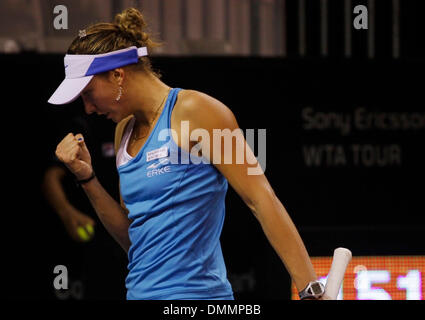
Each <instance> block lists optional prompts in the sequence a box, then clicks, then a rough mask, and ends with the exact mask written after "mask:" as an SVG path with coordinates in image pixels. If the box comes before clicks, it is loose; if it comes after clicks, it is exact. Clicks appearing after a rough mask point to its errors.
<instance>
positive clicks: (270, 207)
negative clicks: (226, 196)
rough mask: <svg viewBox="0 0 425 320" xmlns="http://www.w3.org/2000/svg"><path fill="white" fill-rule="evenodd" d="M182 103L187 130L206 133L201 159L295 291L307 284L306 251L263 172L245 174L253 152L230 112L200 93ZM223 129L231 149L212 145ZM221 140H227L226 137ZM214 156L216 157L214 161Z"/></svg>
mask: <svg viewBox="0 0 425 320" xmlns="http://www.w3.org/2000/svg"><path fill="white" fill-rule="evenodd" d="M186 101H187V103H185V105H186V106H185V107H184V108H182V109H181V110H184V111H183V113H184V114H185V115H183V117H182V118H185V119H187V120H189V126H190V130H193V129H196V128H202V129H205V130H207V131H208V132H209V136H210V141H209V154H208V152H206V153H205V152H204V151H205V150H208V149H207V148H208V145H207V144H205V141H199V142H200V143H201V146H202V150H203V156H205V157H206V158H208V159H210V161H211V162H212V163H213V164H214V165H215V167H216V168H217V169H218V170H219V171H220V172H221V173H222V174H223V175H224V176H225V177H226V179H227V180H228V182H229V183H230V185H231V186H232V187H233V188H234V190H235V191H236V192H237V193H238V194H239V196H240V197H241V198H242V199H243V201H244V202H245V203H246V205H247V206H248V207H249V208H250V209H251V211H252V212H253V213H254V215H255V217H256V218H257V220H258V221H259V222H260V224H261V227H262V229H263V231H264V233H265V235H266V237H267V239H268V240H269V242H270V244H271V245H272V246H273V248H274V249H275V251H276V252H277V254H278V255H279V257H280V258H281V260H282V262H283V263H284V265H285V267H286V269H287V270H288V272H289V274H290V275H291V277H292V279H293V280H294V282H295V285H296V287H297V289H298V290H299V291H300V290H302V289H304V288H305V287H306V286H307V284H308V283H309V282H310V281H313V280H316V279H317V276H316V273H315V271H314V268H313V265H312V264H311V261H310V258H309V255H308V253H307V250H306V248H305V246H304V243H303V241H302V239H301V237H300V235H299V233H298V231H297V229H296V227H295V225H294V224H293V222H292V220H291V218H290V217H289V214H288V212H287V211H286V209H285V207H284V206H283V205H282V203H281V202H280V200H279V199H278V198H277V196H276V194H275V193H274V191H273V189H272V187H271V186H270V184H269V182H268V180H267V178H266V176H265V175H264V173H263V172H259V174H256V175H250V174H248V168H251V170H253V169H254V168H255V167H257V166H258V162H257V163H255V164H252V163H253V162H254V161H256V159H255V156H254V153H253V152H252V150H251V148H250V147H249V145H248V144H247V143H246V141H245V138H244V137H243V134H242V133H241V132H240V130H239V126H238V124H237V121H236V119H235V117H234V115H233V113H232V112H231V110H230V109H229V108H227V107H226V106H225V105H224V104H222V103H221V102H220V101H218V100H216V99H214V98H212V97H210V96H208V95H206V94H203V93H200V92H194V93H192V94H191V97H190V98H189V99H187V100H186ZM225 129H228V130H229V131H227V134H230V133H229V132H231V133H232V134H233V135H234V137H233V138H231V139H232V143H231V145H232V146H231V148H230V147H229V146H230V144H229V146H227V147H226V144H225V143H224V141H221V143H220V144H218V143H213V141H214V139H213V136H214V134H216V135H217V134H218V133H219V132H220V131H218V130H222V131H221V132H222V134H223V133H224V135H226V131H223V130H225ZM230 137H231V135H230ZM224 139H229V136H227V137H225V138H224ZM220 140H223V139H220ZM216 141H217V139H216ZM241 148H242V149H241ZM243 148H246V152H244V153H243V154H244V161H243V163H237V161H236V160H237V159H236V150H245V149H243ZM229 152H232V153H231V159H232V161H231V163H230V164H229V163H225V161H224V160H225V157H226V156H227V157H228V159H230V154H229ZM214 155H216V157H215V160H214ZM217 155H220V157H217ZM217 159H220V161H217ZM218 162H219V163H218ZM239 162H241V161H239ZM250 163H251V164H250ZM257 168H259V167H257ZM257 171H258V170H257Z"/></svg>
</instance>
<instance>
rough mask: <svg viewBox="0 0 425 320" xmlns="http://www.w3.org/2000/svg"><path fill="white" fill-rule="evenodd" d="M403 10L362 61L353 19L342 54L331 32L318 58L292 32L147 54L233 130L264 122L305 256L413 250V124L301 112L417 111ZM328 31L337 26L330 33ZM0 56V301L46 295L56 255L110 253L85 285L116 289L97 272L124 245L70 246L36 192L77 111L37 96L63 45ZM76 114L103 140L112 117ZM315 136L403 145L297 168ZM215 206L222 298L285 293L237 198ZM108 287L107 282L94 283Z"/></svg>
mask: <svg viewBox="0 0 425 320" xmlns="http://www.w3.org/2000/svg"><path fill="white" fill-rule="evenodd" d="M377 6H378V5H377ZM413 9H414V8H413ZM377 10H378V8H377ZM382 10H386V9H385V6H382ZM409 12H410V16H408V17H404V18H403V19H404V20H403V21H404V22H403V23H404V26H405V28H403V30H404V31H403V35H402V39H403V41H402V51H401V58H399V59H392V58H391V53H390V51H391V50H390V49H389V47H390V44H389V41H390V37H388V39H387V38H386V37H385V36H382V37H379V38H378V40H377V41H378V43H377V46H376V48H377V49H376V57H375V58H374V59H368V58H367V57H366V49H365V42H366V37H365V33H363V34H362V33H360V32H364V31H359V33H353V37H354V41H355V45H354V48H353V52H354V54H353V57H352V58H350V59H346V58H343V55H342V52H343V51H342V46H341V41H339V42H338V39H336V40H335V41H333V42H332V43H334V44H335V45H334V46H331V47H330V55H329V56H328V57H326V58H320V57H319V54H318V52H319V51H318V49H317V48H318V47H317V46H318V44H317V46H312V47H310V48H309V49H308V53H309V55H308V56H307V57H304V58H299V57H296V55H295V53H294V52H295V49H294V48H295V47H296V43H295V40H294V41H292V40H291V39H292V38H289V39H288V41H289V45H288V53H289V55H288V57H286V58H260V57H185V58H177V57H154V58H153V59H152V61H153V65H154V67H155V68H156V69H158V70H160V71H161V73H162V74H163V77H162V80H163V81H164V82H165V83H167V84H168V85H170V86H172V87H180V88H184V89H195V90H199V91H202V92H205V93H207V94H209V95H211V96H213V97H215V98H217V99H219V100H220V101H222V102H223V103H224V104H226V105H227V106H228V107H229V108H230V109H231V110H232V111H233V113H234V114H235V116H236V118H237V120H238V123H239V125H240V127H241V128H242V129H249V128H250V129H266V130H267V136H266V137H267V162H266V170H265V174H266V176H267V178H268V179H269V181H270V183H271V185H272V187H273V188H274V190H275V192H276V194H277V196H278V197H279V199H280V200H281V201H282V203H283V205H284V206H285V207H286V209H287V211H288V212H289V214H290V215H291V217H292V219H293V221H294V222H295V224H296V226H297V228H298V230H299V231H300V233H301V236H302V238H303V240H304V242H305V244H306V247H307V249H308V251H309V253H310V255H312V256H330V255H332V253H333V250H334V249H335V248H336V247H339V246H344V247H347V248H350V249H351V250H352V252H353V255H355V256H359V255H424V254H425V249H424V240H423V234H424V232H425V218H424V214H425V205H424V202H423V199H424V194H425V193H424V187H423V185H424V178H425V174H424V170H423V164H424V161H425V152H424V147H425V144H424V138H425V132H424V127H423V126H422V128H421V129H417V130H413V129H411V130H387V131H382V130H367V131H362V132H359V131H356V130H353V131H352V132H351V133H350V134H349V135H346V136H343V135H341V134H339V132H338V131H337V130H332V129H329V130H324V131H319V130H311V131H307V130H305V129H303V121H302V117H301V112H302V109H303V108H305V107H313V108H314V109H315V110H317V111H323V112H328V111H334V112H345V113H350V112H352V111H353V110H355V109H356V108H359V107H363V108H366V109H367V110H368V111H377V112H381V111H382V112H399V113H401V112H410V113H412V112H420V113H424V112H425V103H424V100H425V99H424V95H423V92H424V81H423V75H424V71H425V60H424V56H425V55H424V52H425V51H424V44H423V40H421V39H423V33H422V31H421V30H423V26H422V23H420V20H419V14H420V11H419V10H411V11H409ZM335 19H336V20H338V18H337V17H336V18H335ZM377 19H379V18H378V17H377ZM313 22H314V21H313ZM313 22H312V23H313ZM288 23H290V21H289V22H288ZM335 23H336V24H338V21H336V22H335ZM385 23H386V22H385V21H384V22H382V24H381V26H382V25H383V24H384V25H385ZM381 28H384V27H381ZM309 30H310V33H309V35H308V36H309V37H313V38H314V37H315V31H314V30H315V29H314V28H310V29H309ZM382 34H385V33H384V32H383V33H382ZM334 37H336V38H338V33H334ZM293 39H295V36H294V38H293ZM291 41H292V42H291ZM291 43H292V44H291ZM338 43H339V45H338ZM0 63H1V66H2V71H3V73H2V76H3V81H2V83H3V84H2V88H3V90H2V99H1V101H2V102H1V104H2V121H3V125H2V130H1V136H2V150H3V152H2V162H3V163H2V167H3V172H4V174H3V179H2V181H3V186H4V188H3V192H2V197H3V206H4V209H3V210H2V212H3V216H4V219H3V223H2V226H3V232H2V235H3V237H4V240H3V252H2V265H3V267H4V268H5V271H4V272H3V273H2V274H3V277H4V279H3V284H4V286H2V287H3V288H2V290H3V291H4V292H7V296H8V297H9V298H12V299H19V298H29V299H55V295H54V293H53V287H52V281H53V279H54V274H53V268H54V266H55V265H58V264H66V263H68V262H67V260H66V259H69V261H71V260H73V261H80V260H81V259H83V260H84V261H86V262H87V263H88V261H90V259H95V260H96V259H99V260H102V259H104V260H106V261H107V259H111V260H110V261H112V262H113V263H111V265H114V267H111V266H110V265H108V264H107V263H105V264H103V265H102V266H101V267H98V269H97V273H98V274H99V277H101V278H102V277H103V279H105V283H106V284H105V285H103V286H99V287H98V291H97V292H92V297H98V298H102V297H103V296H104V295H105V296H106V297H107V298H111V299H122V298H124V294H125V292H124V290H123V287H124V283H123V280H122V282H118V281H109V280H110V279H111V278H114V279H115V280H116V279H124V277H125V273H126V269H125V266H126V261H125V259H126V257H125V254H123V252H120V251H119V248H118V249H117V247H116V246H115V247H114V244H111V245H110V247H107V248H106V247H105V248H103V249H97V248H95V249H94V250H93V251H92V253H91V254H90V257H87V256H85V257H82V256H81V254H80V253H79V248H80V249H81V251H83V249H85V248H86V247H87V246H90V245H91V244H82V245H78V246H77V249H76V247H75V245H74V244H72V243H70V241H69V240H68V239H67V238H66V236H64V233H65V230H64V229H63V227H62V225H61V223H60V221H59V219H58V218H57V217H56V215H55V214H54V213H53V212H52V211H51V209H50V208H49V207H48V206H47V205H46V203H45V201H44V198H43V196H42V194H41V189H40V183H41V179H42V175H43V172H44V170H45V168H46V165H47V164H48V163H49V161H50V159H51V157H52V154H53V153H54V149H55V145H56V143H57V142H58V141H59V140H60V139H61V138H62V136H60V135H59V134H58V132H59V131H60V130H59V129H61V128H62V126H63V124H65V123H66V122H67V120H69V119H70V118H71V117H73V116H75V115H76V114H78V113H82V112H83V109H82V102H81V100H77V101H76V102H75V103H73V104H72V105H69V106H63V107H55V106H51V105H48V104H47V99H48V98H49V97H50V95H51V94H52V92H53V91H54V90H55V88H56V87H57V85H58V84H59V83H60V81H61V80H62V79H63V69H62V66H63V55H53V54H44V55H43V54H37V53H33V52H24V53H21V54H16V55H0ZM87 121H88V122H89V124H90V128H91V131H92V133H93V134H94V135H95V136H97V138H98V140H99V141H100V140H102V141H106V140H108V139H109V140H111V141H112V137H113V131H114V127H115V125H114V123H112V122H110V121H108V120H105V119H104V118H100V117H97V116H88V117H87ZM64 126H65V125H64ZM318 144H336V145H341V146H343V147H344V148H348V146H349V145H351V144H372V145H386V144H397V145H399V146H400V147H401V149H402V162H401V164H400V165H393V166H384V167H379V166H371V167H365V166H353V165H347V166H327V165H322V166H319V167H308V166H306V165H305V162H304V158H303V152H302V150H303V149H302V147H303V145H318ZM256 154H257V153H256ZM114 170H115V168H114V162H113V161H110V165H109V166H108V165H106V166H105V167H104V168H102V170H101V171H102V173H101V174H100V176H99V178H100V179H101V181H102V183H103V184H104V185H105V186H106V187H107V188H109V189H110V190H111V192H112V193H113V196H115V197H117V194H116V192H114V190H115V191H116V190H117V189H116V185H117V180H116V172H115V171H114ZM226 208H227V216H226V221H225V225H224V229H223V233H222V247H223V252H224V255H225V260H226V263H227V268H228V273H229V278H230V281H231V282H232V285H233V288H234V290H235V297H236V298H240V299H249V298H254V299H255V298H266V299H282V298H284V299H288V298H289V297H290V279H289V276H288V274H287V272H286V271H285V269H284V266H283V264H282V263H281V262H280V260H279V258H278V257H277V255H276V254H275V253H274V251H273V249H272V248H271V246H270V245H269V244H268V242H267V239H266V238H265V236H264V234H263V232H262V230H261V227H260V225H259V224H258V222H257V221H256V220H255V218H254V216H253V215H252V214H251V212H250V211H249V209H248V207H247V206H246V205H245V204H244V203H243V202H242V200H241V199H240V198H239V197H238V195H237V194H236V193H235V192H234V191H233V190H232V189H231V188H229V191H228V195H227V200H226ZM99 234H101V231H99ZM103 237H104V239H107V240H105V241H110V240H111V239H110V237H109V236H108V235H103ZM108 237H109V238H108ZM99 246H101V245H99ZM111 248H112V249H111ZM93 252H94V253H93ZM110 253H111V255H110V256H108V254H110ZM96 255H97V256H96ZM64 259H65V260H64ZM69 263H72V262H69ZM116 266H119V267H116ZM107 291H109V292H112V293H110V294H109V295H107V294H105V292H107Z"/></svg>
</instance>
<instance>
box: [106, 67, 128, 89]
mask: <svg viewBox="0 0 425 320" xmlns="http://www.w3.org/2000/svg"><path fill="white" fill-rule="evenodd" d="M124 76H125V71H124V69H123V68H116V69H114V70H111V71H110V72H109V80H110V81H111V82H112V83H115V84H117V85H119V86H121V85H122V83H123V81H124Z"/></svg>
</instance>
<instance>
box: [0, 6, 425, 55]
mask: <svg viewBox="0 0 425 320" xmlns="http://www.w3.org/2000/svg"><path fill="white" fill-rule="evenodd" d="M359 5H360V6H364V7H365V8H367V18H368V21H367V22H368V25H367V27H368V29H367V30H364V29H363V30H356V28H354V27H353V21H354V19H355V18H356V16H358V14H359V13H361V12H360V11H359V10H357V11H355V10H354V8H355V7H356V6H359ZM58 6H60V7H58ZM63 7H65V8H66V12H65V13H64V12H63V10H61V8H63ZM128 7H136V8H138V9H140V10H141V11H142V13H143V14H144V15H145V16H146V18H147V20H148V23H149V30H150V32H151V33H152V34H153V35H154V36H156V37H157V38H158V39H160V40H162V41H164V46H163V47H161V48H159V49H157V50H156V51H155V53H153V54H157V55H167V56H173V55H176V56H188V55H189V56H190V55H225V56H228V55H236V56H275V57H331V58H332V57H343V58H351V57H365V58H369V59H373V58H376V57H389V58H394V59H398V58H403V57H407V58H410V57H413V58H416V57H421V56H423V55H424V52H425V50H424V49H423V48H424V45H423V42H422V41H419V40H420V35H421V30H422V29H423V28H421V26H422V22H421V20H420V14H421V12H423V11H422V10H421V8H422V7H423V1H417V0H409V1H400V0H388V1H377V0H364V1H359V0H309V1H307V0H2V1H1V2H0V26H1V27H0V52H3V53H16V52H22V51H36V52H40V53H63V52H65V51H66V49H67V46H68V45H69V43H70V42H71V40H72V39H73V38H74V37H75V36H77V35H78V31H79V30H81V29H84V27H85V26H87V25H89V24H91V23H95V22H99V21H112V20H113V18H114V16H115V14H116V13H119V12H120V11H122V10H123V9H125V8H128ZM55 8H56V11H55ZM55 12H56V13H55ZM356 12H357V13H356ZM59 14H66V16H67V21H66V22H67V23H66V28H63V29H57V28H55V26H54V20H55V18H57V17H58V15H59ZM62 22H63V21H62ZM62 25H64V24H63V23H62Z"/></svg>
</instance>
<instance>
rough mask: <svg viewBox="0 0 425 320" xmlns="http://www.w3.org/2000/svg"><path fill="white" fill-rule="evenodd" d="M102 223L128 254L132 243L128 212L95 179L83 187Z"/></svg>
mask: <svg viewBox="0 0 425 320" xmlns="http://www.w3.org/2000/svg"><path fill="white" fill-rule="evenodd" d="M81 186H82V188H83V190H84V191H85V193H86V194H87V197H88V198H89V200H90V202H91V204H92V206H93V208H94V209H95V211H96V213H97V215H98V217H99V219H100V221H101V222H102V224H103V225H104V226H105V228H106V230H108V232H109V233H110V234H111V235H112V237H113V238H114V239H115V240H116V241H117V242H118V243H119V244H120V246H121V247H122V248H123V249H124V251H125V252H128V249H129V248H130V245H131V242H130V238H129V236H128V228H129V226H130V222H131V221H130V220H129V219H128V217H127V211H126V209H125V208H123V207H122V206H121V205H120V204H119V203H118V202H117V201H115V199H114V198H112V197H111V196H110V195H109V193H108V192H106V190H105V189H104V188H103V187H102V185H101V184H100V182H99V180H97V178H94V179H92V180H90V181H89V182H86V183H84V184H82V185H81Z"/></svg>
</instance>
